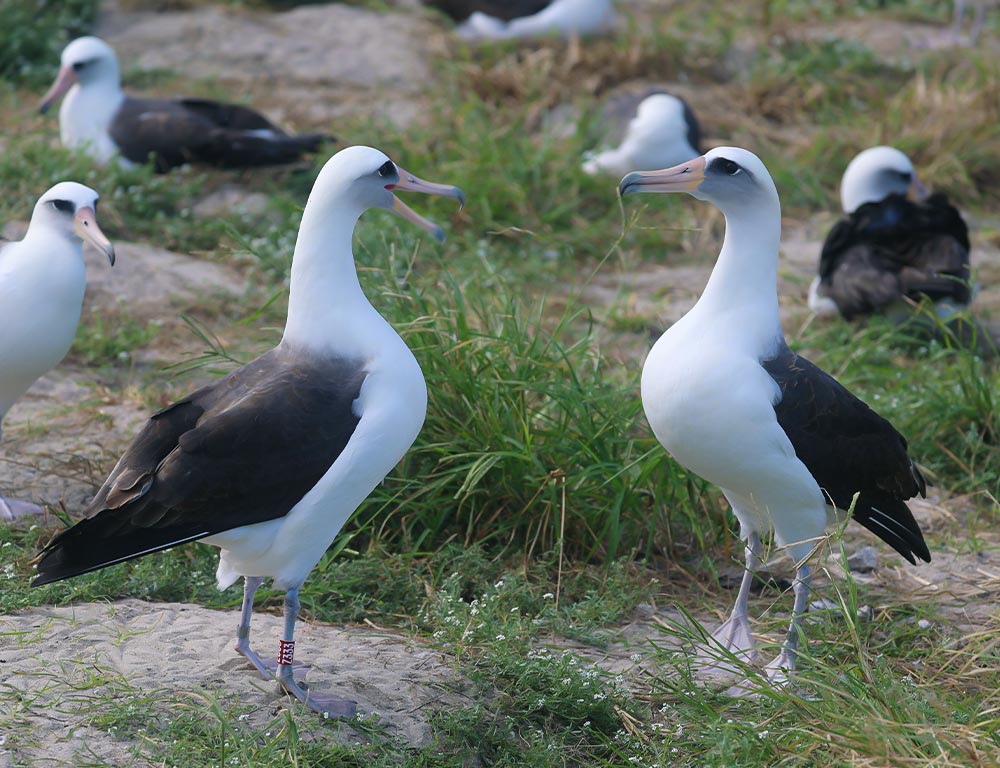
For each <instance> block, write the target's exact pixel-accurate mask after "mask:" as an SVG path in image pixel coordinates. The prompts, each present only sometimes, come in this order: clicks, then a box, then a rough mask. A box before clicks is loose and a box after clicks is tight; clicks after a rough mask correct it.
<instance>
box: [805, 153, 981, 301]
mask: <svg viewBox="0 0 1000 768" xmlns="http://www.w3.org/2000/svg"><path fill="white" fill-rule="evenodd" d="M840 200H841V206H842V207H843V210H844V214H845V216H844V218H842V219H841V220H840V221H838V222H837V223H836V224H835V225H834V226H833V228H832V229H831V230H830V232H829V234H828V235H827V236H826V240H825V241H824V243H823V249H822V252H821V254H820V260H819V274H818V275H817V277H816V278H815V279H814V280H813V282H812V285H811V286H810V288H809V308H810V309H812V311H813V312H814V313H815V314H817V315H820V316H833V315H838V314H839V315H841V316H843V317H844V318H846V319H848V320H851V319H854V318H858V317H863V316H865V315H870V314H872V313H886V314H893V315H897V316H899V317H901V318H903V319H905V318H906V317H908V316H909V315H910V314H911V311H910V309H909V307H911V306H912V304H913V303H914V302H919V301H920V299H921V298H922V297H926V298H928V299H930V300H931V301H932V302H933V303H934V309H935V312H936V313H937V314H938V316H940V317H942V318H947V317H949V316H951V315H953V314H955V313H956V312H957V311H959V310H962V309H964V308H965V307H966V306H967V305H968V304H969V302H970V301H971V299H972V290H971V286H970V267H969V231H968V228H967V227H966V225H965V221H964V220H963V219H962V216H961V214H960V213H959V212H958V211H957V210H956V209H955V207H954V206H953V205H951V204H950V203H949V202H948V198H947V197H945V196H944V195H942V194H934V195H928V194H927V191H926V189H925V188H924V186H923V184H922V183H921V182H920V179H919V177H918V176H917V172H916V170H914V167H913V163H912V162H911V161H910V158H908V157H907V156H906V155H905V154H904V153H902V152H900V151H899V150H898V149H895V148H893V147H886V146H879V147H870V148H869V149H866V150H864V151H863V152H861V153H860V154H859V155H857V156H856V157H855V158H854V159H853V160H851V162H850V163H849V164H848V166H847V169H846V170H845V171H844V176H843V178H842V179H841V182H840Z"/></svg>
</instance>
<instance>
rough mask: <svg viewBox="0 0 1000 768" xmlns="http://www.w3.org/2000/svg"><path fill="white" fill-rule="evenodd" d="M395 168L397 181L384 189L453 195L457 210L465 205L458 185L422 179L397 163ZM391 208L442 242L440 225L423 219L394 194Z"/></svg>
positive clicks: (442, 233)
mask: <svg viewBox="0 0 1000 768" xmlns="http://www.w3.org/2000/svg"><path fill="white" fill-rule="evenodd" d="M396 169H397V170H398V171H399V181H398V182H397V183H395V184H389V185H387V186H386V189H390V190H399V191H401V192H423V193H424V194H426V195H443V196H445V197H454V198H457V199H458V209H459V210H462V208H464V207H465V195H463V194H462V190H460V189H459V188H458V187H451V186H448V185H447V184H434V183H433V182H430V181H424V180H423V179H421V178H419V177H418V176H414V175H413V174H412V173H410V172H409V171H406V170H403V169H402V168H400V167H399V166H398V165H397V166H396ZM392 210H393V212H394V213H398V214H399V215H400V216H402V217H403V218H404V219H406V220H407V221H411V222H413V223H414V224H416V225H417V226H418V227H420V228H421V229H425V230H427V231H428V232H430V233H431V235H432V236H433V237H434V238H435V239H436V240H438V241H439V242H442V243H443V242H444V230H443V229H441V227H439V226H438V225H437V224H435V223H434V222H432V221H428V220H427V219H425V218H424V217H423V216H421V215H420V214H419V213H417V212H416V211H414V210H413V209H412V208H410V206H408V205H407V204H406V203H404V202H403V201H402V200H400V199H399V198H398V197H396V196H395V195H393V196H392Z"/></svg>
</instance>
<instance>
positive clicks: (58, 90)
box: [38, 67, 76, 115]
mask: <svg viewBox="0 0 1000 768" xmlns="http://www.w3.org/2000/svg"><path fill="white" fill-rule="evenodd" d="M75 82H76V73H75V72H73V69H72V67H60V68H59V74H58V75H57V76H56V81H55V82H54V83H52V87H51V88H49V92H48V93H46V94H45V95H44V96H43V97H42V102H41V104H39V105H38V111H39V112H40V113H41V114H43V115H44V114H45V113H46V112H48V111H49V107H51V106H52V104H53V103H54V102H55V101H57V100H58V99H59V97H60V96H62V95H63V94H64V93H66V91H68V90H69V89H70V86H71V85H73V84H74V83H75Z"/></svg>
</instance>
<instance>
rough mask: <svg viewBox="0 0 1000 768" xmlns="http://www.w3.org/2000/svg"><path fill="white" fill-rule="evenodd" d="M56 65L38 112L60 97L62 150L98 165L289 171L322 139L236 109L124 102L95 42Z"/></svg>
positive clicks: (114, 63)
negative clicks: (286, 166)
mask: <svg viewBox="0 0 1000 768" xmlns="http://www.w3.org/2000/svg"><path fill="white" fill-rule="evenodd" d="M60 63H61V67H60V69H59V75H58V77H57V78H56V81H55V82H54V83H53V84H52V87H51V88H50V89H49V92H48V93H46V94H45V96H44V97H43V98H42V103H41V104H40V105H39V110H40V111H41V112H42V113H44V112H46V111H48V109H49V107H51V106H52V104H53V103H54V102H55V101H56V100H57V99H59V98H60V97H62V96H63V94H66V98H64V99H63V102H62V106H61V107H60V108H59V136H60V139H61V140H62V143H63V146H66V147H70V148H75V149H82V150H83V151H84V152H86V153H87V154H88V155H89V156H90V157H92V158H93V159H94V160H95V161H96V162H98V163H100V164H102V165H104V164H106V163H108V162H110V161H111V160H112V159H117V160H118V162H120V163H122V164H123V165H131V164H135V163H145V162H146V161H147V160H149V159H150V157H151V156H152V158H153V163H154V165H155V167H156V170H157V171H167V170H169V169H171V168H173V167H175V166H178V165H183V164H184V163H190V162H201V163H208V164H211V165H218V166H223V167H234V168H238V167H246V166H259V165H273V164H276V163H290V162H292V161H294V160H297V159H298V158H299V157H300V156H301V155H302V154H303V153H304V152H311V151H313V150H315V149H317V148H318V147H319V145H320V144H321V143H322V142H323V141H324V140H326V139H328V138H330V137H328V136H324V135H322V134H304V135H299V136H293V135H290V134H288V133H285V132H284V131H283V130H281V129H280V128H279V127H278V126H276V125H274V124H273V123H272V122H271V121H270V120H268V119H267V118H266V117H264V116H263V115H262V114H260V113H259V112H255V111H254V110H252V109H250V108H248V107H244V106H240V105H238V104H223V103H220V102H217V101H210V100H208V99H142V98H136V97H133V96H127V95H125V94H124V93H123V92H122V89H121V77H120V74H119V67H118V57H117V56H116V55H115V52H114V50H113V49H112V48H111V46H110V45H108V44H107V43H106V42H104V41H103V40H101V39H100V38H97V37H79V38H77V39H76V40H74V41H73V42H71V43H70V44H69V45H67V46H66V47H65V48H64V49H63V52H62V56H61V59H60ZM67 92H68V93H67Z"/></svg>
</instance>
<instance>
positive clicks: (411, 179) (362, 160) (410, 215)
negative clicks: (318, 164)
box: [309, 146, 465, 241]
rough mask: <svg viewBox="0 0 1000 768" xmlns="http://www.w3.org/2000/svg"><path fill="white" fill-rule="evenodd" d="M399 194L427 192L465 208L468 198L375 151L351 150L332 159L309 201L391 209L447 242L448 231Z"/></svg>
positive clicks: (451, 187) (369, 148)
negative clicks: (441, 196)
mask: <svg viewBox="0 0 1000 768" xmlns="http://www.w3.org/2000/svg"><path fill="white" fill-rule="evenodd" d="M395 192H423V193H425V194H428V195H444V196H446V197H454V198H457V199H458V201H459V205H465V196H464V195H463V194H462V190H460V189H459V188H458V187H453V186H449V185H446V184H434V183H432V182H429V181H424V180H423V179H421V178H418V177H417V176H414V175H413V174H412V173H410V172H408V171H405V170H403V169H402V168H400V167H399V166H398V165H396V164H395V163H394V162H393V161H392V160H390V159H389V158H388V157H387V156H386V155H385V154H383V153H382V152H380V151H379V150H377V149H372V148H371V147H362V146H355V147H347V148H345V149H342V150H340V152H338V153H337V154H335V155H334V156H333V157H331V158H330V159H329V160H328V161H327V163H326V165H324V166H323V170H322V171H320V174H319V177H318V178H317V179H316V183H315V185H313V191H312V193H311V194H310V195H309V201H310V202H312V201H313V199H314V198H322V199H324V200H326V201H328V202H334V201H337V202H345V203H348V204H352V205H354V206H357V207H359V208H361V209H362V210H364V209H367V208H388V209H389V210H391V211H393V212H395V213H397V214H399V215H400V216H402V217H403V218H404V219H407V220H408V221H411V222H413V223H414V224H416V225H417V226H418V227H421V228H422V229H425V230H427V231H428V232H430V233H431V234H432V235H433V236H434V237H435V238H437V239H438V240H442V241H443V240H444V230H443V229H441V227H439V226H438V225H437V224H434V223H433V222H430V221H428V220H427V219H425V218H424V217H423V216H421V215H420V214H418V213H416V212H415V211H414V210H413V209H411V208H410V207H409V206H408V205H406V204H405V203H404V202H403V201H402V200H400V199H399V198H398V197H396V195H395V194H394V193H395Z"/></svg>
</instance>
